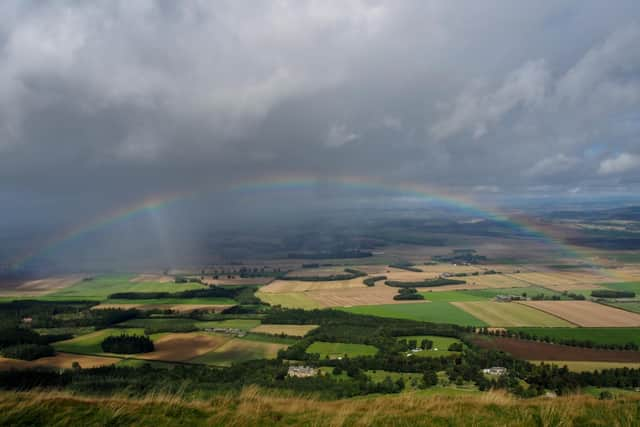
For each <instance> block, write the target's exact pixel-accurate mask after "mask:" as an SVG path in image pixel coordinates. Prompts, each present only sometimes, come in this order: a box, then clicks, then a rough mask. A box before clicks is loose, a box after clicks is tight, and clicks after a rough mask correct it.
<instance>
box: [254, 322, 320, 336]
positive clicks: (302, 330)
mask: <svg viewBox="0 0 640 427" xmlns="http://www.w3.org/2000/svg"><path fill="white" fill-rule="evenodd" d="M317 327H318V325H271V324H269V325H260V326H256V327H255V328H253V329H251V332H255V333H259V334H269V335H288V336H291V337H303V336H305V335H307V334H308V333H309V332H311V331H313V330H314V329H316V328H317Z"/></svg>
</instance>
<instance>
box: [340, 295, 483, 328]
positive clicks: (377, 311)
mask: <svg viewBox="0 0 640 427" xmlns="http://www.w3.org/2000/svg"><path fill="white" fill-rule="evenodd" d="M341 310H344V311H348V312H350V313H356V314H368V315H372V316H380V317H392V318H395V319H410V320H418V321H422V322H435V323H452V324H455V325H464V326H487V324H486V323H484V322H483V321H481V320H479V319H476V318H475V317H473V316H472V315H470V314H468V313H466V312H465V311H463V310H461V309H459V308H457V307H455V306H453V305H451V304H449V303H448V302H443V301H437V302H431V303H416V304H411V303H409V304H384V305H363V306H357V307H347V308H341Z"/></svg>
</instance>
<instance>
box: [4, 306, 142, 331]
mask: <svg viewBox="0 0 640 427" xmlns="http://www.w3.org/2000/svg"><path fill="white" fill-rule="evenodd" d="M96 304H98V303H97V302H95V301H92V302H88V301H84V302H82V301H80V302H78V301H71V302H64V301H60V302H47V301H34V300H21V301H12V302H8V303H3V304H0V325H2V326H3V327H10V326H14V327H17V326H20V325H21V324H22V323H23V322H22V319H24V318H30V319H31V322H30V324H31V327H33V328H75V327H85V326H94V327H96V328H97V329H102V328H106V327H109V326H111V325H114V324H116V323H120V322H124V321H125V320H129V319H133V318H134V317H136V316H138V314H139V312H138V311H137V310H121V309H105V310H91V307H93V306H94V305H96Z"/></svg>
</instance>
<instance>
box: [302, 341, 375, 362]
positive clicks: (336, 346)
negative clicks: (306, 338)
mask: <svg viewBox="0 0 640 427" xmlns="http://www.w3.org/2000/svg"><path fill="white" fill-rule="evenodd" d="M377 352H378V349H377V348H376V347H374V346H372V345H366V344H350V343H341V342H324V341H316V342H314V343H313V344H311V345H310V346H309V347H308V348H307V353H309V354H319V355H320V359H326V358H329V359H337V358H340V357H345V356H347V357H358V356H373V355H375V354H376V353H377Z"/></svg>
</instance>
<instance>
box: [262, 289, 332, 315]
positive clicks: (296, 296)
mask: <svg viewBox="0 0 640 427" xmlns="http://www.w3.org/2000/svg"><path fill="white" fill-rule="evenodd" d="M256 296H257V297H258V298H260V299H261V300H262V301H264V302H266V303H268V304H271V305H280V306H282V307H286V308H303V309H306V310H312V309H314V308H320V307H321V306H320V304H318V303H317V302H316V301H315V300H313V299H311V298H309V296H308V295H307V293H306V292H285V293H269V292H261V291H259V292H256Z"/></svg>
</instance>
